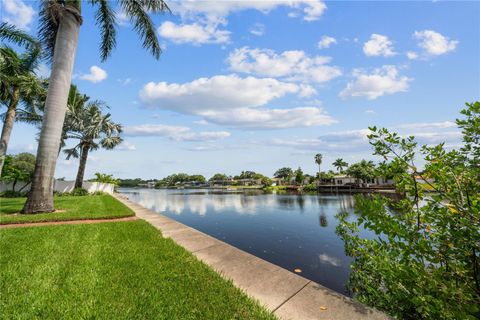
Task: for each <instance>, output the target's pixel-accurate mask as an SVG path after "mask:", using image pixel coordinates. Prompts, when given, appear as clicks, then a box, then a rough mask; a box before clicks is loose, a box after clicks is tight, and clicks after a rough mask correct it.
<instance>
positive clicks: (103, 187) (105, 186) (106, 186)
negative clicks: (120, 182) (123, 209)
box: [0, 180, 114, 194]
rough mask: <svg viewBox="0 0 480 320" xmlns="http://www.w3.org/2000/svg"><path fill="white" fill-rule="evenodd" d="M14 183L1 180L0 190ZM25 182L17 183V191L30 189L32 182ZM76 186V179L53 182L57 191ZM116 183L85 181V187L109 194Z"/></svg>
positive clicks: (8, 188) (67, 189)
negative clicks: (26, 183)
mask: <svg viewBox="0 0 480 320" xmlns="http://www.w3.org/2000/svg"><path fill="white" fill-rule="evenodd" d="M12 186H13V184H12V183H5V182H3V181H0V192H4V191H6V190H12ZM24 186H25V182H22V181H19V182H17V184H16V185H15V191H20V189H21V191H22V192H26V191H28V190H30V184H28V185H27V186H25V187H24ZM74 187H75V181H62V180H55V181H54V183H53V190H54V191H57V192H61V193H64V192H71V191H72V190H73V189H74ZM113 188H114V185H113V184H111V183H102V182H87V181H84V182H83V189H85V190H87V191H88V192H89V193H94V192H97V191H101V192H105V193H108V194H112V193H113Z"/></svg>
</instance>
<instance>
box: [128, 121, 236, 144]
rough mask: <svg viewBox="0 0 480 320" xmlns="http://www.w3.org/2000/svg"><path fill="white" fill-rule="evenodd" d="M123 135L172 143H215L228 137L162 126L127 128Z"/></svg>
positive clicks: (219, 132)
mask: <svg viewBox="0 0 480 320" xmlns="http://www.w3.org/2000/svg"><path fill="white" fill-rule="evenodd" d="M124 134H125V136H130V137H154V136H157V137H165V138H169V139H171V140H174V141H216V140H220V139H224V138H227V137H229V136H230V132H227V131H202V132H194V131H192V129H190V128H188V127H182V126H170V125H163V124H142V125H137V126H128V127H126V128H125V130H124Z"/></svg>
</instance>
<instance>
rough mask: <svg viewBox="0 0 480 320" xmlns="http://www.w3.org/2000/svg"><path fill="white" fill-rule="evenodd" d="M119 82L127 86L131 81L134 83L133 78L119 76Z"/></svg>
mask: <svg viewBox="0 0 480 320" xmlns="http://www.w3.org/2000/svg"><path fill="white" fill-rule="evenodd" d="M117 82H119V83H121V84H122V85H124V86H126V85H129V84H130V83H132V78H125V79H123V78H118V79H117Z"/></svg>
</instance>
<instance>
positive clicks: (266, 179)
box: [252, 173, 272, 187]
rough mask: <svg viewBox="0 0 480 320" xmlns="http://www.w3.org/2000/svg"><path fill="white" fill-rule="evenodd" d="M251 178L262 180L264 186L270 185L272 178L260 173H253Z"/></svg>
mask: <svg viewBox="0 0 480 320" xmlns="http://www.w3.org/2000/svg"><path fill="white" fill-rule="evenodd" d="M252 179H255V180H260V181H261V182H262V185H263V186H264V187H269V186H271V185H272V179H270V178H269V177H267V176H264V175H263V174H261V173H255V174H254V175H253V176H252Z"/></svg>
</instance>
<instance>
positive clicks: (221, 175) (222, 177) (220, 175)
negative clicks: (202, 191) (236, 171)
mask: <svg viewBox="0 0 480 320" xmlns="http://www.w3.org/2000/svg"><path fill="white" fill-rule="evenodd" d="M222 180H228V176H227V175H226V174H224V173H215V174H214V175H213V176H212V177H211V178H210V179H208V181H222Z"/></svg>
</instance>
